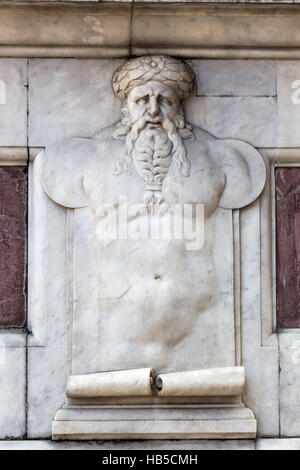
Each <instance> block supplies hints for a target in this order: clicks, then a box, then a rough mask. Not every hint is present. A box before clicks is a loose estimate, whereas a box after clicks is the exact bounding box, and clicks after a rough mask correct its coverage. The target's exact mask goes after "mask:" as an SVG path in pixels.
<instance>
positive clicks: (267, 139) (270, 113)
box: [185, 96, 277, 147]
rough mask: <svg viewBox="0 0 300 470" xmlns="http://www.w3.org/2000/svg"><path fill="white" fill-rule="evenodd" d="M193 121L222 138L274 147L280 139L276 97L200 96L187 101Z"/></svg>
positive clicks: (188, 118) (186, 107) (258, 145)
mask: <svg viewBox="0 0 300 470" xmlns="http://www.w3.org/2000/svg"><path fill="white" fill-rule="evenodd" d="M185 109H186V118H187V120H188V121H189V122H191V123H192V124H197V125H198V126H199V127H201V128H202V129H204V130H206V131H208V132H210V133H211V134H213V135H214V136H215V137H218V138H220V139H226V138H232V139H241V140H244V141H246V142H248V143H249V144H251V145H253V146H254V147H273V146H276V140H277V106H276V100H275V99H274V98H272V97H267V98H265V97H214V96H208V97H198V98H194V97H192V98H189V99H188V100H187V101H186V104H185Z"/></svg>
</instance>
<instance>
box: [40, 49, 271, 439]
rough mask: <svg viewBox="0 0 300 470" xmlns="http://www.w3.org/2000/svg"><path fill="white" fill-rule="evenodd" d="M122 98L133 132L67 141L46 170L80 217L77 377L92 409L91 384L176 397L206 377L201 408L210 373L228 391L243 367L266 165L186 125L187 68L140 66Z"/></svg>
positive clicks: (134, 63) (76, 237)
mask: <svg viewBox="0 0 300 470" xmlns="http://www.w3.org/2000/svg"><path fill="white" fill-rule="evenodd" d="M112 86H113V90H114V93H115V95H116V96H117V97H118V98H119V99H120V100H121V120H120V121H119V122H117V123H116V124H114V125H112V126H109V127H107V128H105V129H101V130H100V131H99V132H97V133H96V134H95V135H94V136H93V137H92V138H90V139H83V138H71V139H66V140H63V141H60V142H58V143H57V144H54V145H53V146H51V147H50V148H49V149H46V152H45V157H44V166H43V185H44V189H45V191H46V192H47V194H48V196H49V197H50V198H51V199H52V200H54V201H55V202H56V203H58V204H60V205H62V206H64V207H66V208H68V209H71V211H70V210H69V212H68V214H69V217H68V220H69V222H68V229H69V237H68V240H69V243H71V246H70V248H69V250H71V252H73V258H72V262H71V268H70V267H69V269H70V273H69V276H71V278H72V279H73V281H72V282H71V290H72V292H71V293H70V295H69V298H71V299H72V301H71V303H70V315H71V321H70V328H71V332H70V338H71V340H70V351H71V353H70V354H71V357H70V363H71V367H70V376H71V377H73V379H74V378H75V379H74V380H75V383H78V384H81V385H79V390H77V392H78V393H79V396H81V397H82V396H83V395H84V393H83V392H82V390H86V389H87V388H88V389H89V387H87V383H90V382H91V380H93V379H92V375H93V376H94V377H95V380H96V382H97V380H99V373H100V375H101V372H103V373H107V372H105V371H120V370H123V371H126V370H127V371H128V374H127V376H126V377H127V378H126V380H129V381H130V376H131V375H132V376H133V377H135V373H134V372H132V371H134V370H137V372H136V373H137V376H139V372H138V370H141V371H143V370H151V371H153V372H151V374H152V375H153V377H154V379H153V383H154V384H155V383H156V385H157V383H162V382H159V381H158V382H157V381H155V376H160V377H164V382H165V383H169V382H170V380H171V379H170V378H168V376H170V377H171V376H172V374H174V373H175V376H173V379H172V380H175V385H172V387H173V388H172V387H171V388H172V389H174V390H180V389H181V388H180V387H178V383H177V385H176V381H179V382H181V381H182V380H183V376H182V375H181V374H182V373H184V371H187V372H188V371H190V372H193V371H194V372H193V373H191V375H189V380H188V383H189V384H190V395H194V396H195V395H196V396H197V394H198V395H199V396H200V395H201V394H202V395H203V393H200V391H199V390H202V389H203V383H202V382H201V381H202V380H204V379H203V378H202V377H204V376H205V374H204V376H203V375H202V372H201V370H202V369H212V370H214V371H215V370H217V369H216V368H220V372H219V376H220V377H224V379H220V380H221V382H222V380H223V388H224V389H226V384H227V386H228V383H227V382H228V380H229V379H228V375H227V370H229V376H230V377H231V378H232V377H234V376H235V372H234V369H235V367H236V366H239V364H236V362H235V357H236V355H235V325H234V293H233V284H234V278H233V263H234V261H233V232H232V230H233V228H232V227H233V219H232V210H233V209H240V208H242V207H245V206H246V205H248V204H250V203H251V202H252V201H254V200H255V199H256V198H257V197H258V196H259V195H260V193H261V191H262V189H263V187H264V184H265V165H264V162H263V160H262V158H261V156H260V154H259V153H258V152H257V151H256V150H255V149H254V148H253V147H252V146H250V145H249V144H247V143H245V142H242V141H238V140H233V139H226V140H220V139H216V138H214V137H213V136H212V135H210V134H208V133H207V132H205V131H204V130H202V129H200V128H198V127H197V126H195V125H192V124H190V123H188V122H187V121H186V119H185V113H184V108H183V102H184V100H185V99H186V98H187V97H188V96H190V95H192V94H193V92H194V90H195V77H194V73H193V71H192V69H191V68H190V66H188V65H187V64H186V63H185V62H183V61H180V60H178V59H174V58H171V57H167V56H147V57H140V58H137V59H133V60H130V61H128V62H127V63H125V64H123V65H121V67H119V69H118V70H117V71H116V72H115V73H114V76H113V79H112ZM72 209H74V210H72ZM124 214H125V216H124ZM121 219H122V220H121ZM122 224H123V225H122ZM124 224H125V226H126V227H125V229H124ZM187 226H188V227H189V229H190V230H187V229H186V227H187ZM166 227H167V229H168V230H167V236H166V232H165V231H164V230H165V229H166ZM178 227H179V229H181V232H180V235H178V231H177V232H176V230H177V229H178ZM192 227H194V229H193V228H192ZM108 228H109V230H108ZM175 229H176V230H175ZM153 232H155V234H156V235H155V236H153ZM175 232H176V233H175ZM231 369H232V371H231ZM130 370H131V372H130ZM224 370H225V372H223V371H224ZM197 371H198V372H197ZM199 371H200V372H199ZM111 373H112V374H113V372H111ZM177 373H178V374H177ZM199 373H200V376H199ZM214 374H216V376H217V375H218V371H217V372H214ZM230 374H233V375H230ZM152 375H151V376H152ZM85 376H86V381H87V382H86V381H85V379H84V378H83V379H80V380H79V379H78V380H79V381H77V382H76V377H85ZM113 377H114V379H113V380H115V377H116V376H115V375H113ZM174 377H175V378H174ZM190 377H191V378H190ZM199 377H200V378H201V380H200V379H199ZM213 377H215V375H214V376H213ZM73 379H72V380H73ZM105 380H109V378H108V379H107V376H106V379H105ZM147 380H148V379H147ZM172 380H171V382H172ZM193 380H194V382H193ZM198 380H200V382H199V384H198V382H197V381H198ZM232 380H234V379H232ZM239 380H240V379H239ZM195 381H196V382H195ZM100 382H101V377H100ZM229 382H230V380H229ZM126 383H127V382H126ZM195 384H196V385H195ZM197 384H198V385H197ZM127 385H128V384H127ZM219 385H220V387H221V388H219V389H218V390H219V393H218V395H222V392H221V391H220V390H221V389H222V383H221V384H219ZM80 386H82V387H83V389H82V390H80ZM212 386H213V385H212ZM197 387H198V388H197ZM113 388H114V387H113V382H112V384H111V390H112V392H111V396H114V392H113ZM204 388H205V387H204ZM229 388H230V387H229ZM242 388H243V387H242V386H239V387H238V390H239V393H240V392H241V390H242ZM92 389H93V387H92ZM96 389H97V387H96ZM100 389H101V386H100ZM128 389H130V390H131V392H130V393H128V394H127V396H130V397H132V396H134V395H135V394H134V393H133V391H132V386H129V387H128ZM155 390H157V391H155ZM192 390H194V391H193V392H192ZM195 390H196V391H195ZM197 390H198V392H197ZM205 390H206V391H207V393H206V394H207V395H208V396H209V395H213V391H212V390H214V389H211V390H209V387H208V389H205ZM106 393H107V392H106ZM153 393H154V395H155V394H157V395H164V396H165V395H168V393H167V392H166V393H164V391H161V390H160V391H158V387H157V389H155V387H154V392H153V387H152V392H151V393H147V394H148V395H152V394H153ZM178 393H179V395H180V393H181V392H178ZM91 394H92V395H93V392H87V395H86V397H91ZM124 394H125V395H126V392H124V390H123V392H122V393H121V395H124ZM224 394H225V395H226V393H225V392H224ZM136 395H138V393H136ZM142 395H143V394H142ZM170 395H172V393H170ZM173 395H174V393H173ZM182 395H184V396H185V397H186V396H189V388H188V389H187V390H185V391H184V392H182ZM105 396H107V394H106V395H105ZM94 398H101V392H99V393H98V394H97V393H96V394H95V395H94ZM59 434H60V433H59V432H58V435H59ZM101 435H102V434H101Z"/></svg>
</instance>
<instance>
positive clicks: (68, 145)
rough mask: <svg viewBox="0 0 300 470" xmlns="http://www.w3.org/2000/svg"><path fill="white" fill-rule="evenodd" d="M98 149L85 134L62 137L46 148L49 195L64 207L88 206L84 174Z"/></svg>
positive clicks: (45, 178) (44, 176)
mask: <svg viewBox="0 0 300 470" xmlns="http://www.w3.org/2000/svg"><path fill="white" fill-rule="evenodd" d="M96 153H97V146H96V143H95V141H93V140H92V139H83V138H71V139H66V140H62V141H59V142H57V143H56V144H54V145H53V146H51V147H50V148H49V149H46V152H45V160H44V164H43V170H42V180H43V186H44V190H45V191H46V193H47V194H48V196H49V197H50V198H51V199H52V200H53V201H55V202H56V203H57V204H60V205H62V206H65V207H70V208H78V207H85V206H87V205H88V204H89V202H88V199H87V197H86V195H85V193H84V190H83V184H82V181H83V175H84V171H85V168H86V167H88V166H89V165H90V164H91V163H92V162H93V161H94V159H95V157H96Z"/></svg>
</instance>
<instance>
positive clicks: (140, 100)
mask: <svg viewBox="0 0 300 470" xmlns="http://www.w3.org/2000/svg"><path fill="white" fill-rule="evenodd" d="M148 101H149V95H146V96H142V97H141V98H138V99H137V100H136V103H137V104H147V103H148Z"/></svg>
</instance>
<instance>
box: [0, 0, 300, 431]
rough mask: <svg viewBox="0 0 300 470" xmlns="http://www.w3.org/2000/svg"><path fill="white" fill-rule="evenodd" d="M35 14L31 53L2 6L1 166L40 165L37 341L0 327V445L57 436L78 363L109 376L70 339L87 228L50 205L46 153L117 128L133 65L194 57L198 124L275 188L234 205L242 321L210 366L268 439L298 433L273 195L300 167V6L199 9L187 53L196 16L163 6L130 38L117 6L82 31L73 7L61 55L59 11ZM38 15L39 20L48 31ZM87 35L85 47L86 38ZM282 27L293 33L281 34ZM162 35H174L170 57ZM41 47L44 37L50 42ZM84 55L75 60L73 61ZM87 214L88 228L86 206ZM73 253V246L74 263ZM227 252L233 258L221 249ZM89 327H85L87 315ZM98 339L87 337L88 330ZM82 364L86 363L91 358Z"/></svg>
mask: <svg viewBox="0 0 300 470" xmlns="http://www.w3.org/2000/svg"><path fill="white" fill-rule="evenodd" d="M28 3H31V6H30V8H31V10H26V12H25V10H24V12H25V14H24V15H23V16H22V22H24V23H23V25H25V26H24V27H25V29H26V28H29V25H30V24H31V19H32V18H35V24H36V28H37V29H36V30H34V31H31V33H30V34H32V36H30V35H28V36H27V33H26V34H25V35H24V42H22V43H21V40H20V38H19V36H18V34H17V32H15V33H14V34H15V36H14V35H11V38H14V39H12V40H11V43H7V34H8V33H9V32H11V31H13V30H14V27H13V26H12V21H13V14H14V10H13V8H12V9H7V5H5V4H4V3H3V5H1V6H0V15H2V17H3V18H5V28H3V29H2V31H1V33H0V54H1V55H2V58H0V111H1V113H0V165H1V166H6V165H10V166H11V165H13V166H26V165H27V164H28V168H29V176H28V179H29V183H28V185H29V186H28V193H29V194H28V196H29V201H28V204H29V205H28V212H29V220H28V224H29V225H28V262H29V266H28V323H27V328H28V330H27V331H24V330H21V329H1V330H0V372H1V374H0V377H1V379H0V381H1V391H0V394H1V400H0V408H1V409H0V437H1V438H2V439H5V438H11V437H12V438H19V439H20V438H23V437H24V435H25V436H26V437H28V438H30V439H35V438H39V439H40V438H44V439H45V438H50V437H51V422H52V420H53V418H54V416H55V413H56V412H57V410H59V409H60V408H61V407H62V406H63V404H64V403H65V401H66V387H67V379H68V377H69V375H70V371H71V369H72V366H74V364H75V368H74V370H73V372H74V373H75V374H85V373H91V372H99V370H98V369H99V368H100V367H99V365H100V366H101V361H100V359H99V360H98V358H95V360H94V363H93V364H91V366H90V369H88V368H87V367H85V366H84V361H83V362H80V361H81V359H82V357H83V358H84V356H81V355H80V353H81V349H80V348H82V343H80V338H79V336H78V335H79V333H78V331H79V330H80V328H79V330H78V329H76V328H75V330H73V333H74V331H75V336H72V330H70V322H71V317H70V315H69V310H68V305H70V304H71V303H72V298H71V297H70V296H71V295H73V294H72V292H73V291H72V289H71V283H72V276H71V274H72V273H73V272H74V264H73V262H74V260H73V255H72V245H70V243H72V240H71V238H70V236H71V235H70V233H71V232H70V227H74V223H75V226H76V220H79V219H75V221H74V213H73V209H70V208H68V209H67V208H66V207H63V205H60V204H58V203H57V202H54V201H53V200H51V199H50V198H48V196H47V195H46V193H45V191H44V186H43V184H42V171H43V164H42V160H41V158H40V155H41V153H43V151H44V149H48V148H51V146H52V145H53V144H56V143H57V142H59V141H60V140H61V139H72V138H85V139H88V138H91V137H92V136H94V135H95V134H96V133H97V132H98V131H99V129H103V128H105V127H110V126H112V125H113V124H114V123H115V122H117V121H118V120H119V119H120V102H119V100H118V98H117V97H116V96H115V95H114V93H113V90H112V88H111V80H112V76H113V73H114V71H115V70H116V69H117V68H118V67H120V66H121V65H122V64H124V63H125V62H126V60H127V59H128V56H131V55H140V54H151V53H157V52H158V53H164V54H169V55H175V56H179V57H184V58H186V59H187V61H188V63H189V65H190V66H191V68H192V69H193V70H194V72H195V75H196V80H197V92H196V94H195V95H194V96H191V97H189V98H188V99H187V100H186V101H185V102H184V112H185V118H186V121H187V122H189V123H191V124H192V125H193V126H194V127H200V128H201V129H203V130H204V131H206V132H208V133H209V134H211V135H213V136H214V137H215V138H217V139H237V140H241V141H244V142H246V143H247V144H250V145H251V146H253V147H254V148H255V149H257V150H258V152H259V153H260V154H261V155H262V157H263V159H264V162H265V165H266V170H267V181H266V185H265V187H264V190H263V192H262V194H261V196H260V197H259V199H256V200H254V201H253V202H252V203H251V204H250V205H248V206H247V207H245V208H243V209H241V210H239V209H238V208H234V209H233V210H232V211H230V214H231V215H230V217H229V215H228V212H226V210H224V214H226V215H223V217H224V219H223V222H224V220H225V217H227V218H228V217H229V218H230V220H229V219H228V220H227V219H226V220H227V222H228V227H229V226H230V230H231V234H232V243H231V244H226V243H225V244H224V245H223V247H224V246H225V247H226V256H227V258H228V259H227V258H225V255H224V260H223V258H221V255H220V264H222V263H221V261H224V263H225V262H226V263H227V261H228V260H229V261H230V263H232V264H231V268H230V269H231V271H230V273H229V274H228V273H227V274H228V278H227V281H228V285H227V284H226V286H225V284H224V286H225V287H226V289H227V288H228V289H229V291H230V295H229V297H228V299H229V298H230V299H231V300H230V305H229V304H228V303H227V304H226V305H225V304H224V316H225V313H226V312H231V314H232V316H231V317H230V318H231V320H232V322H231V323H230V325H232V326H231V328H232V330H231V331H229V330H227V331H226V334H227V335H228V338H229V337H230V338H229V339H230V341H231V340H232V341H231V342H230V341H227V342H228V344H229V343H230V346H228V348H227V349H226V351H225V353H226V354H225V353H223V351H222V350H221V349H220V344H222V341H221V339H220V338H219V333H217V334H216V335H215V337H214V336H213V333H212V336H211V339H212V338H213V339H212V341H215V342H216V345H217V347H216V351H215V356H213V355H212V356H209V355H207V357H213V358H217V359H216V362H218V360H219V359H218V358H221V357H224V358H225V359H224V363H222V364H221V360H220V363H219V364H217V365H218V366H233V365H243V366H244V367H245V370H246V385H245V390H244V393H243V401H244V403H245V405H246V406H247V407H249V408H250V409H251V410H252V411H253V412H254V415H255V418H256V420H257V426H258V436H259V437H290V436H294V437H295V436H296V437H297V436H300V414H299V413H298V410H299V406H300V403H299V396H298V395H299V394H298V389H299V385H300V372H299V357H298V356H299V339H298V337H299V331H298V328H293V329H282V328H278V325H277V322H276V249H275V247H276V227H275V189H274V188H275V168H277V167H286V166H289V167H292V166H296V167H297V166H299V165H300V137H299V119H300V104H299V102H300V100H299V93H298V91H299V88H300V87H299V83H300V63H299V60H298V58H299V57H300V56H299V47H298V46H299V45H298V43H297V40H298V39H297V38H298V35H296V34H294V33H293V32H295V31H296V30H297V28H298V27H299V18H300V16H299V8H298V5H295V6H294V7H293V6H287V8H290V10H285V11H284V14H283V8H284V6H282V7H279V6H276V7H275V6H274V5H262V6H261V7H262V8H265V10H264V14H262V13H261V12H262V10H259V6H258V5H253V8H252V7H251V5H239V6H237V10H230V11H229V10H227V11H226V12H224V10H222V8H223V7H222V6H220V5H218V6H217V7H216V9H214V6H213V5H211V6H208V7H205V6H204V5H202V6H198V10H197V18H196V20H195V22H194V23H193V24H194V27H193V28H192V30H191V31H192V34H191V35H190V36H189V38H190V39H189V40H190V42H188V40H187V42H186V43H183V42H182V48H181V49H180V48H179V45H178V40H175V39H174V37H173V36H172V34H171V31H172V30H174V24H176V25H177V26H178V29H177V32H178V31H179V33H178V37H179V38H180V37H183V36H184V37H186V36H185V35H184V32H185V31H186V28H191V23H190V22H189V18H191V17H192V16H193V15H194V14H195V8H196V6H195V5H191V4H185V5H184V4H178V6H177V7H176V6H171V5H167V6H166V10H165V11H164V14H160V13H159V11H160V12H162V8H164V7H163V6H161V5H158V6H157V7H156V9H155V8H154V7H153V8H152V6H151V5H149V4H148V3H147V4H146V5H145V4H143V5H140V4H138V5H135V7H134V8H135V13H134V15H135V16H134V26H133V29H132V30H131V32H130V34H129V30H130V27H129V23H130V18H131V14H132V13H131V11H132V10H131V5H130V4H129V3H128V4H127V3H122V4H118V3H114V4H110V5H109V6H108V7H107V9H106V6H102V5H98V4H97V5H95V7H92V6H91V5H88V3H86V2H82V4H81V2H79V3H80V4H79V5H78V12H79V13H78V16H76V15H75V17H74V16H73V17H72V20H71V19H70V12H71V11H72V9H74V8H75V6H74V5H71V3H69V2H65V3H69V5H67V6H64V7H63V8H62V9H61V10H59V12H60V14H61V18H62V22H63V23H64V25H67V26H65V30H64V34H62V33H61V34H62V35H61V36H60V35H59V34H60V33H59V34H58V35H56V39H57V38H59V41H61V43H60V47H59V48H56V46H55V45H52V44H51V40H50V39H49V36H47V34H48V33H47V31H48V32H49V34H50V32H51V34H53V31H56V32H57V31H58V32H59V28H60V23H59V22H57V21H56V20H55V18H56V16H55V14H56V13H55V12H57V10H55V9H58V8H59V7H58V5H57V4H56V2H49V4H47V5H46V6H47V9H48V14H47V15H46V14H45V15H44V14H42V13H43V11H42V8H43V6H42V3H44V2H28ZM34 3H36V4H37V5H36V6H33V4H34ZM46 3H47V2H46ZM61 3H64V2H61ZM84 3H86V5H84ZM94 3H96V2H94ZM18 8H25V7H24V6H21V5H18ZM93 8H94V10H93ZM204 8H209V22H211V28H212V31H214V32H215V34H213V35H210V36H208V35H207V36H205V30H203V28H202V26H201V25H202V21H204V19H205V21H207V17H206V16H204V11H207V10H204ZM228 8H235V7H234V6H230V7H228ZM117 9H119V10H118V14H116V11H117ZM142 9H143V10H142ZM49 12H50V13H51V14H49ZM230 12H231V14H230ZM37 14H39V16H40V22H37V23H36V16H35V15H37ZM64 15H66V16H64ZM68 15H69V16H68ZM235 15H242V16H243V18H244V21H245V22H246V23H247V25H248V26H247V25H246V26H245V27H244V28H241V27H240V24H241V22H240V18H238V17H237V16H235ZM87 17H90V18H91V19H90V20H89V21H90V22H91V23H89V22H88V21H87V20H86V18H87ZM233 17H234V18H236V20H233V19H232V18H233ZM66 18H69V19H68V21H69V23H68V22H67V23H66V22H65V19H66ZM52 19H53V23H51V20H52ZM154 19H155V21H156V24H157V30H155V29H153V28H149V29H148V30H145V22H146V21H149V22H151V21H154ZM232 21H236V23H235V24H234V28H233V29H232V30H233V31H235V32H236V31H239V35H238V36H235V41H236V37H238V41H237V43H236V42H235V44H233V42H232V38H230V37H229V36H228V34H227V33H225V32H224V31H228V28H227V26H228V24H229V23H230V22H232ZM260 22H263V23H260ZM230 24H231V23H230ZM244 24H245V23H244ZM287 24H288V26H287ZM224 25H225V26H226V27H224ZM78 27H80V31H81V33H82V34H80V37H79V36H78V35H76V34H75V33H74V31H75V30H78ZM47 28H48V29H47ZM53 28H54V29H53ZM55 28H56V29H55ZM235 28H236V29H235ZM278 29H280V30H281V31H284V33H283V34H282V35H279V36H278ZM42 30H43V31H44V32H45V36H44V35H42V34H41V31H42ZM28 31H29V30H28ZM109 31H110V32H109ZM116 31H118V32H119V34H115V32H116ZM141 31H143V38H142V35H141ZM199 31H201V35H200V33H199ZM160 32H163V34H164V35H165V41H164V47H162V46H161V43H160V42H159V41H161V35H160ZM28 34H29V33H28ZM42 37H43V38H45V37H46V39H45V42H44V43H43V42H42V41H41V38H42ZM130 37H131V40H130ZM83 38H84V39H83ZM224 38H225V43H224ZM35 41H36V42H35ZM27 42H28V44H27ZM83 43H84V44H83ZM224 44H225V45H226V47H223V46H224ZM75 50H76V53H75V54H76V56H77V57H76V58H68V57H70V56H73V55H74V51H75ZM59 51H60V52H59ZM59 54H61V56H60V55H59ZM10 56H13V57H18V56H19V58H9V57H10ZM20 56H21V57H20ZM209 57H212V58H213V59H214V60H211V59H210V58H209ZM245 59H247V60H245ZM249 59H250V60H249ZM262 59H263V60H262ZM281 59H292V60H281ZM37 155H39V157H37ZM59 163H60V162H59V161H58V162H57V165H59ZM233 191H234V190H233ZM80 211H81V212H80ZM77 214H78V217H79V215H80V216H82V217H83V219H84V217H85V215H84V213H83V211H82V210H81V209H79V210H78V212H77ZM76 217H77V215H76ZM227 222H226V223H227ZM73 241H74V240H73ZM66 246H69V247H70V246H71V248H69V250H68V251H67V252H66ZM219 250H220V251H219V253H221V252H222V244H221V242H220V245H219ZM81 256H82V258H83V257H84V252H83V253H81ZM229 261H228V263H229ZM226 266H227V264H226ZM228 266H229V264H228ZM233 279H234V282H233ZM229 285H230V287H228V286H229ZM83 293H84V292H83ZM224 299H225V297H224ZM0 300H2V299H0ZM225 303H226V302H225ZM228 315H229V314H228ZM215 318H218V321H219V320H220V319H219V317H217V316H216V317H215ZM78 321H81V320H80V318H79V320H78ZM82 321H83V323H82V324H81V323H80V325H81V326H82V325H83V324H84V318H83V319H82ZM228 324H229V323H227V324H226V325H228ZM80 325H79V326H80ZM91 325H92V322H91ZM207 325H208V324H207ZM207 325H206V326H207ZM75 326H76V325H75ZM92 330H93V328H92V327H89V328H88V330H87V333H88V334H90V332H91V331H92ZM211 330H212V332H213V325H212V326H211ZM215 331H216V330H215ZM217 331H218V332H219V330H217ZM76 335H77V336H76ZM93 338H94V339H95V336H94V337H93V335H92V341H91V344H90V347H91V348H92V347H93ZM77 340H78V342H76V341H77ZM218 341H219V342H218ZM74 345H75V346H76V347H77V348H78V350H77V353H78V361H79V362H78V364H79V366H78V367H77V366H76V362H75V363H74V364H72V347H74ZM209 347H212V346H211V345H209ZM218 348H219V349H218ZM86 351H87V354H88V351H89V350H88V349H87V350H86ZM213 354H214V353H213ZM84 360H86V364H88V356H87V357H86V358H85V359H84ZM205 361H206V359H205V357H203V364H204V366H206V365H207V366H208V367H212V366H213V365H214V364H213V362H214V359H212V364H210V363H209V361H208V362H207V364H206V362H205ZM80 367H82V369H81V368H80ZM150 367H152V365H151V364H150ZM167 372H168V371H167ZM12 397H13V398H14V399H13V400H12Z"/></svg>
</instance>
